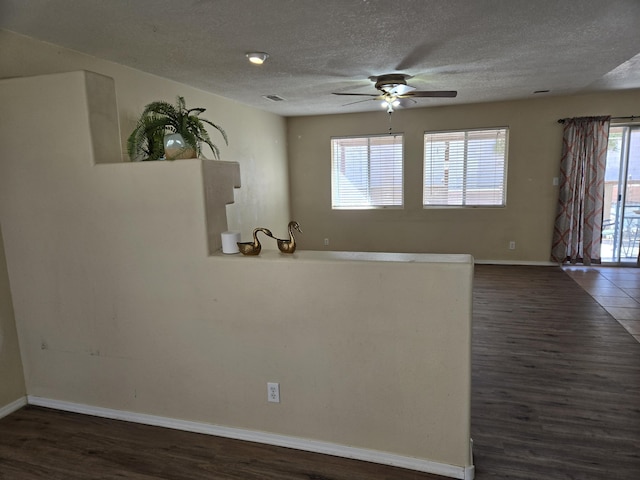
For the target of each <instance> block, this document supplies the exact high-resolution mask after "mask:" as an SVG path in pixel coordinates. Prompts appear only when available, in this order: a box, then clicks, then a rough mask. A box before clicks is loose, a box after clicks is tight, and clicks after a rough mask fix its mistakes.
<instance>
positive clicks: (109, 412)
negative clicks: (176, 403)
mask: <svg viewBox="0 0 640 480" xmlns="http://www.w3.org/2000/svg"><path fill="white" fill-rule="evenodd" d="M27 400H28V404H29V405H34V406H37V407H46V408H52V409H55V410H62V411H65V412H72V413H79V414H83V415H92V416H95V417H101V418H109V419H112V420H123V421H126V422H133V423H140V424H144V425H153V426H155V427H164V428H171V429H174V430H182V431H186V432H193V433H201V434H205V435H213V436H217V437H224V438H231V439H234V440H244V441H248V442H256V443H262V444H265V445H273V446H276V447H285V448H293V449H295V450H302V451H306V452H313V453H321V454H324V455H333V456H336V457H342V458H350V459H354V460H362V461H365V462H371V463H378V464H382V465H390V466H393V467H399V468H406V469H408V470H415V471H418V472H425V473H432V474H434V475H443V476H446V477H450V478H457V479H460V480H473V478H474V467H473V465H470V466H464V467H462V466H457V465H449V464H445V463H438V462H432V461H429V460H423V459H419V458H413V457H405V456H402V455H396V454H392V453H387V452H380V451H376V450H369V449H364V448H354V447H349V446H346V445H340V444H335V443H329V442H320V441H317V440H308V439H305V438H298V437H291V436H287V435H278V434H274V433H268V432H261V431H255V430H245V429H241V428H231V427H224V426H221V425H213V424H209V423H201V422H192V421H188V420H179V419H175V418H167V417H160V416H156V415H147V414H144V413H135V412H128V411H125V410H114V409H110V408H101V407H94V406H91V405H83V404H79V403H73V402H66V401H60V400H53V399H50V398H44V397H37V396H33V395H29V396H28V397H27ZM14 403H16V402H14ZM26 403H27V401H25V404H26ZM18 408H20V407H18ZM16 410H17V408H16ZM1 411H2V410H0V412H1Z"/></svg>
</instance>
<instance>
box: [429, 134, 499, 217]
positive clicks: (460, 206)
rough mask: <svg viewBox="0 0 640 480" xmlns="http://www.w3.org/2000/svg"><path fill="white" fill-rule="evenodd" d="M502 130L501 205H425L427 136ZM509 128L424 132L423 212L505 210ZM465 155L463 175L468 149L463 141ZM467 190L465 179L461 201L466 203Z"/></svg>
mask: <svg viewBox="0 0 640 480" xmlns="http://www.w3.org/2000/svg"><path fill="white" fill-rule="evenodd" d="M501 130H504V132H505V133H504V168H503V170H502V171H503V173H502V203H501V204H465V203H463V204H452V205H446V204H425V190H426V188H427V182H426V167H427V149H426V147H427V135H438V134H446V133H449V134H460V133H465V134H467V133H470V132H492V131H494V132H498V131H501ZM509 135H510V132H509V127H508V126H495V127H481V128H463V129H447V130H427V131H424V133H423V136H422V148H423V154H422V208H423V210H429V209H468V208H489V209H495V208H506V206H507V184H508V167H509ZM464 149H465V154H464V157H465V158H464V169H465V174H466V170H467V165H468V158H467V149H468V141H465V144H464ZM467 188H468V182H467V180H466V179H465V181H464V185H463V186H462V189H463V191H464V193H463V201H466V200H465V199H466V196H467V193H466V190H467Z"/></svg>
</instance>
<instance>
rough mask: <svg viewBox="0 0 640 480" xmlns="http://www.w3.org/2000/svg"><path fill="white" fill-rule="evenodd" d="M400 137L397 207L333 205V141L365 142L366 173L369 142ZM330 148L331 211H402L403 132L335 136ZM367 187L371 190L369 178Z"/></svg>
mask: <svg viewBox="0 0 640 480" xmlns="http://www.w3.org/2000/svg"><path fill="white" fill-rule="evenodd" d="M388 137H393V138H397V137H400V142H401V149H400V168H401V175H400V177H401V180H400V188H401V193H400V196H401V199H400V202H401V203H400V204H399V205H392V204H387V205H374V204H369V205H336V204H335V203H334V198H335V197H334V195H335V194H334V181H335V177H336V171H335V170H334V169H335V167H336V158H335V157H334V141H337V140H356V139H361V140H367V168H368V171H369V172H370V171H371V145H370V141H371V139H373V138H388ZM330 140H331V141H330V148H331V166H330V170H331V171H330V175H331V179H330V180H331V192H330V193H331V210H402V209H404V200H405V198H404V197H405V175H404V174H405V135H404V132H394V133H393V134H388V133H375V134H361V135H337V136H332V137H331V139H330ZM367 187H368V188H369V189H370V188H371V178H370V177H368V185H367Z"/></svg>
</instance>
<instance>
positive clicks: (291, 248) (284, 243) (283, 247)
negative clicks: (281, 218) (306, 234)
mask: <svg viewBox="0 0 640 480" xmlns="http://www.w3.org/2000/svg"><path fill="white" fill-rule="evenodd" d="M294 230H297V231H298V232H300V233H302V230H300V224H299V223H298V222H296V221H295V220H292V221H290V222H289V239H288V240H282V239H280V238H276V237H273V238H275V239H276V242H278V249H279V250H280V251H281V252H282V253H293V252H295V251H296V238H295V237H294V236H293V231H294Z"/></svg>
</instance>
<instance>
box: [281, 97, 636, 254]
mask: <svg viewBox="0 0 640 480" xmlns="http://www.w3.org/2000/svg"><path fill="white" fill-rule="evenodd" d="M420 103H431V104H432V105H437V103H438V101H437V100H431V101H430V100H420ZM639 103H640V91H639V90H629V91H623V92H619V93H610V94H598V95H582V96H573V97H548V98H537V99H534V100H526V101H513V102H499V103H482V104H474V105H462V106H451V107H432V108H416V107H413V108H410V109H405V110H398V111H397V112H396V113H394V114H393V117H392V125H393V130H394V131H396V132H403V133H404V136H405V137H404V138H405V207H404V209H403V210H368V211H361V210H360V211H345V210H335V211H332V210H331V194H330V192H331V175H330V171H331V170H330V161H331V152H330V138H331V137H332V136H343V135H364V134H379V133H386V132H387V131H388V118H387V114H386V113H385V112H383V111H380V112H375V113H362V114H348V115H346V114H345V115H329V116H314V117H294V118H289V119H288V138H289V171H290V177H291V186H292V187H291V192H292V193H291V205H292V207H291V208H292V216H293V217H295V218H296V219H297V220H298V221H299V222H300V224H301V225H302V227H303V229H304V248H309V249H331V250H349V251H359V250H360V251H394V252H396V251H398V252H433V253H470V254H471V255H473V256H474V257H475V259H476V260H500V261H507V262H510V261H515V262H548V261H549V254H550V245H551V237H552V231H553V222H554V219H555V213H556V201H557V194H558V187H554V186H553V184H552V181H553V177H556V176H558V175H559V159H560V154H561V146H562V125H560V124H558V123H557V120H558V119H559V118H564V117H573V116H586V115H601V114H611V115H614V116H624V115H632V114H635V115H637V114H638V112H637V111H636V110H637V105H638V104H639ZM634 105H635V106H634ZM502 126H506V127H509V158H508V181H507V206H506V208H496V209H487V208H484V209H482V208H475V209H427V210H425V209H423V208H422V190H421V182H422V154H423V146H422V139H423V133H424V132H425V131H430V130H432V131H437V130H449V129H451V130H455V129H466V128H485V127H502ZM325 238H329V241H330V245H329V247H325V246H324V245H323V240H324V239H325ZM511 240H514V241H515V242H516V249H515V250H509V249H508V245H509V241H511Z"/></svg>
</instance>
